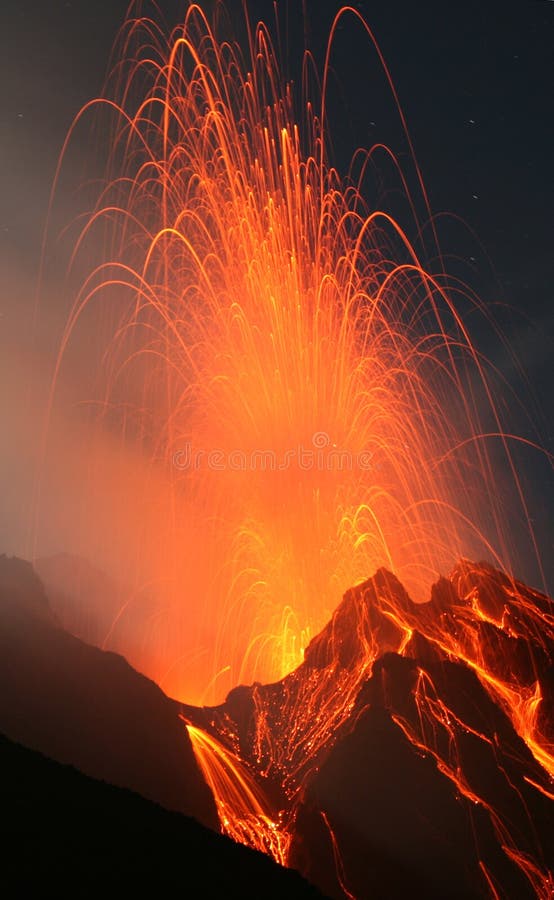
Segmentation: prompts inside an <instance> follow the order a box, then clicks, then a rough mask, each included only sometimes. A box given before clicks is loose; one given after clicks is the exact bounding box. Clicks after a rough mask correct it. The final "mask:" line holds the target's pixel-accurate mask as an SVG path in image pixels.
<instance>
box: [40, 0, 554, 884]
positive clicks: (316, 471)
mask: <svg viewBox="0 0 554 900" xmlns="http://www.w3.org/2000/svg"><path fill="white" fill-rule="evenodd" d="M139 6H141V4H137V6H136V10H138V9H139ZM133 9H134V7H132V10H133ZM220 12H221V10H220ZM346 20H348V21H349V25H350V26H351V27H356V28H360V29H362V30H365V31H366V32H367V41H368V47H373V49H374V52H375V53H376V54H377V55H378V57H379V59H381V56H380V51H379V49H378V47H377V45H376V44H375V42H374V40H373V36H372V34H371V32H370V30H369V28H368V27H367V25H366V23H365V22H364V21H363V19H362V18H361V17H360V16H359V14H358V13H357V12H355V10H353V9H344V10H343V11H342V12H341V13H339V14H338V15H337V18H336V19H335V22H334V24H333V27H332V29H331V33H330V36H329V45H328V49H327V53H326V55H325V59H324V63H323V66H322V72H321V79H320V80H319V81H318V78H317V77H316V74H315V64H314V61H313V59H312V58H311V56H310V55H309V54H308V53H306V57H305V60H304V67H303V71H304V79H303V82H304V83H303V96H302V98H300V97H299V96H298V91H297V90H296V89H295V88H294V87H293V86H292V85H291V84H288V83H286V82H285V80H284V78H283V76H282V74H281V70H280V67H279V64H278V53H277V52H276V50H275V49H274V38H273V36H272V32H271V31H270V29H269V28H268V27H267V26H266V25H264V24H263V23H259V24H258V25H256V26H254V25H253V23H251V22H250V21H249V20H248V17H247V16H245V23H244V32H245V40H244V49H241V46H240V44H239V43H237V42H235V41H234V40H231V39H229V36H228V32H229V23H228V22H227V21H226V19H225V15H224V14H222V15H221V16H220V17H219V18H218V19H216V21H215V24H214V25H211V24H210V23H209V21H208V19H207V18H206V16H205V14H204V12H203V11H202V9H201V8H200V7H199V6H197V5H195V4H191V5H190V6H189V7H188V8H187V12H186V16H185V20H184V22H182V23H181V24H180V25H179V27H177V28H176V29H175V30H174V31H173V32H172V33H171V34H170V35H169V37H168V35H167V34H166V33H165V32H164V31H163V29H162V28H161V27H160V26H159V24H158V23H157V22H156V21H155V20H154V19H149V18H147V17H145V16H143V15H142V14H139V13H138V12H137V14H136V15H135V16H133V14H132V11H131V14H130V17H129V19H128V20H127V21H126V23H125V24H124V26H123V28H122V30H121V33H120V36H119V38H118V41H117V43H116V48H115V55H114V59H115V63H114V65H113V68H112V71H111V72H110V74H109V76H108V78H107V81H106V85H105V90H104V94H103V96H102V97H101V98H99V99H98V100H96V101H93V102H92V103H91V104H89V105H88V106H87V107H86V108H85V109H84V110H82V111H81V113H80V114H79V116H78V117H77V120H76V122H75V123H74V126H73V129H72V131H71V132H70V134H69V136H68V139H67V142H66V145H65V146H64V151H63V153H62V158H61V161H60V168H59V172H58V177H59V178H60V179H63V171H64V163H65V159H66V157H67V154H69V153H70V152H71V139H72V135H73V133H74V132H75V129H77V128H81V127H83V124H84V123H85V122H86V120H87V118H88V117H89V116H90V115H92V114H93V113H94V114H95V115H96V125H97V134H99V135H101V136H102V137H103V140H104V143H105V146H107V147H108V161H107V165H106V171H105V175H104V177H103V180H102V182H101V184H100V186H99V187H98V183H97V182H95V184H96V187H95V188H94V189H91V188H90V186H88V187H87V191H88V194H89V201H90V205H89V207H88V208H87V211H86V214H85V215H84V216H83V217H81V218H80V219H79V221H78V223H77V226H76V228H77V234H76V235H75V241H74V248H73V251H72V254H71V264H70V271H72V272H73V273H74V275H73V276H70V282H71V277H73V278H74V279H76V281H77V283H80V286H79V287H78V288H77V289H76V290H75V293H74V295H73V296H74V299H73V302H72V306H71V308H70V310H69V311H68V315H67V320H66V325H65V328H64V331H63V335H62V337H61V341H60V345H59V352H58V354H57V359H56V363H55V370H54V376H53V379H52V385H51V390H50V397H49V402H48V410H47V422H46V427H45V437H44V446H43V456H44V466H43V470H42V473H41V477H40V478H39V483H38V485H37V498H36V520H37V522H40V515H41V494H43V493H44V491H45V490H46V489H47V483H48V460H49V446H50V443H51V442H52V443H53V444H54V446H55V434H53V432H55V427H54V424H55V411H56V403H57V398H58V397H59V395H60V391H61V389H62V388H63V387H64V380H65V382H66V381H67V379H68V377H69V376H68V374H67V372H66V369H67V370H68V371H69V369H70V366H69V361H70V359H71V356H72V354H75V353H79V351H80V349H81V350H82V351H83V352H84V353H85V354H86V359H87V363H88V367H89V370H90V378H89V385H88V389H89V394H87V396H86V397H82V398H81V400H82V401H83V403H85V401H90V403H89V405H88V408H89V409H90V411H91V412H90V421H89V422H88V423H87V425H86V427H85V426H83V427H84V431H83V435H84V436H85V437H86V440H83V444H84V446H85V448H86V449H85V451H84V454H83V456H84V460H83V459H82V460H80V467H79V472H80V479H79V484H78V487H76V491H75V493H76V495H78V497H79V498H80V503H81V506H82V523H81V522H80V521H79V516H77V515H76V516H75V523H74V525H75V530H76V531H78V530H79V528H80V527H81V524H82V527H83V534H86V535H87V542H88V552H87V554H86V555H87V556H90V557H92V558H94V559H95V560H97V559H98V560H100V561H102V560H106V559H109V558H112V559H113V558H117V559H118V561H119V566H120V570H121V571H123V572H124V573H125V578H123V579H122V580H121V581H120V582H119V583H118V584H117V586H114V589H113V592H112V593H110V592H106V591H104V590H103V589H102V590H101V593H102V592H103V597H102V603H101V604H98V606H95V609H94V615H92V614H91V610H90V609H88V608H87V609H83V610H82V611H81V614H79V612H78V611H77V612H76V609H77V607H76V606H75V603H73V606H72V604H71V602H69V603H68V602H67V601H68V596H67V590H66V589H65V588H64V590H60V589H61V587H62V586H63V584H65V586H66V587H67V584H66V583H65V582H64V578H65V576H64V575H63V571H62V570H63V568H64V566H65V565H66V563H67V560H65V562H64V558H63V557H61V558H59V559H58V561H57V562H56V563H55V564H53V563H52V561H50V562H48V561H47V560H46V561H45V560H42V561H41V563H40V566H39V568H40V570H41V571H42V572H43V573H44V575H45V580H46V581H47V582H48V579H52V584H55V582H56V580H57V597H58V600H60V599H61V598H62V594H64V591H65V595H64V598H63V604H61V605H60V608H59V610H58V613H59V615H60V618H61V619H62V621H63V620H64V618H65V620H66V622H67V624H68V627H69V628H70V629H71V630H72V631H73V632H74V633H77V634H79V635H80V636H82V637H85V638H88V639H89V640H91V641H93V642H95V643H97V644H98V645H99V646H101V647H102V648H104V649H117V650H118V651H119V652H121V653H124V654H125V655H126V656H127V658H128V659H129V661H130V662H131V663H132V664H133V665H134V666H136V668H137V669H139V670H140V671H142V672H144V673H145V674H147V675H149V676H150V677H152V678H153V679H154V680H155V681H156V682H157V683H158V684H159V685H160V686H161V687H162V688H163V689H164V690H166V691H167V692H168V693H170V694H171V695H173V696H175V697H178V698H179V699H180V700H183V699H186V700H187V705H183V706H182V707H181V709H180V713H179V714H180V716H181V719H182V720H183V722H182V728H183V729H184V728H185V726H186V728H187V729H188V735H189V738H190V742H192V745H193V748H194V751H195V754H196V759H197V761H198V763H199V766H200V768H201V770H202V773H203V777H204V779H205V781H206V783H207V785H208V786H209V788H210V789H211V791H212V793H213V796H214V800H215V805H216V807H217V812H218V817H219V823H220V827H221V829H222V830H223V831H224V832H225V833H226V834H228V835H230V836H231V837H233V838H235V839H236V840H238V841H241V842H242V843H246V844H249V845H251V846H253V847H256V848H258V849H261V850H263V851H264V852H266V853H269V854H270V855H271V856H273V857H274V859H275V860H276V861H278V862H280V863H282V864H286V865H292V866H294V867H296V868H298V869H300V870H301V871H302V872H303V873H304V874H306V875H307V876H308V877H309V878H310V879H311V880H313V881H314V882H315V883H316V884H317V885H319V887H320V888H321V889H322V890H324V891H325V892H327V893H328V894H330V895H332V896H337V897H340V896H347V897H366V896H367V897H370V896H375V894H374V893H372V891H373V889H374V887H375V885H381V887H380V888H379V890H380V891H381V894H382V895H383V896H405V895H406V893H408V892H412V893H414V891H415V894H416V895H417V894H418V893H419V895H425V896H428V897H431V896H436V897H444V896H460V897H474V896H475V897H480V896H491V897H494V898H498V897H504V896H510V897H527V896H529V897H532V896H540V897H544V898H546V897H548V896H550V892H551V890H552V876H551V874H550V863H549V860H548V859H547V858H546V854H547V847H548V829H549V819H548V816H549V806H548V804H549V802H550V801H551V800H552V785H551V779H552V775H553V760H552V738H553V735H552V727H553V722H552V715H551V704H552V690H553V685H552V667H551V660H552V640H553V630H552V629H553V619H552V605H551V601H550V600H549V599H548V598H547V596H546V595H545V594H543V593H540V592H538V591H535V590H532V589H530V588H527V587H525V586H524V585H523V584H521V583H520V582H518V581H517V580H516V579H515V578H514V577H513V576H512V575H511V574H510V573H511V572H512V571H514V570H515V569H516V560H517V554H516V552H515V551H514V545H515V544H516V543H517V541H516V540H515V539H514V538H515V531H514V530H513V527H514V526H513V523H514V522H515V521H516V520H518V521H519V522H520V523H522V526H520V531H519V532H518V538H519V535H520V534H521V527H523V530H524V533H525V540H526V541H527V543H528V546H529V547H531V548H532V549H533V551H534V552H535V553H536V555H537V559H538V551H537V547H536V542H535V536H534V534H533V530H532V525H531V518H530V513H529V511H528V507H527V502H526V499H525V495H524V491H523V485H522V482H521V479H520V476H519V473H518V471H517V468H516V465H515V461H514V457H513V455H512V448H513V446H514V445H515V442H517V441H518V440H520V439H518V438H517V436H515V435H513V434H512V433H511V431H510V429H509V427H508V424H507V423H505V422H504V421H503V417H502V415H501V411H500V410H501V409H504V408H505V407H506V404H504V403H502V402H500V401H498V400H497V399H496V396H495V391H496V390H497V388H498V384H499V376H498V373H497V372H495V370H494V366H492V364H489V363H488V362H487V360H486V359H485V358H484V355H483V353H482V352H481V350H480V349H479V347H478V346H477V344H476V342H475V341H474V340H473V338H472V332H471V330H470V326H469V323H470V322H471V321H475V319H476V318H480V319H482V320H484V321H486V322H489V319H490V315H489V312H488V310H487V307H486V306H485V305H484V304H483V303H481V302H480V301H479V300H478V298H477V297H476V296H475V295H474V293H473V292H472V291H471V289H470V288H469V287H468V286H467V285H465V284H463V283H461V282H460V281H459V280H458V279H456V278H453V277H449V276H448V274H447V272H446V268H445V265H444V263H443V258H442V255H441V252H440V247H439V244H438V235H437V231H436V225H435V222H434V219H433V217H432V215H431V211H430V209H429V206H428V203H427V198H426V193H425V188H424V185H423V181H422V178H421V174H420V170H419V167H418V165H417V161H416V158H415V155H414V152H413V148H412V145H411V141H410V137H409V134H408V131H407V128H406V123H405V120H404V117H403V113H402V110H401V107H400V104H399V102H398V98H397V97H396V94H395V91H394V87H393V83H392V80H391V78H390V76H389V74H388V70H387V69H386V66H385V65H384V62H383V61H382V59H381V62H383V68H384V72H385V75H386V78H387V80H388V83H389V86H390V89H391V95H392V98H393V101H394V102H393V104H391V105H392V108H393V110H394V112H395V115H397V116H398V118H399V121H400V124H401V127H402V129H403V131H404V133H405V140H406V142H407V145H408V147H409V150H410V158H409V161H408V164H407V165H406V166H405V167H403V168H401V166H400V164H399V163H398V161H397V160H396V158H395V156H394V153H393V152H392V151H391V150H388V149H387V148H385V147H382V146H381V145H376V146H374V147H371V148H370V149H369V150H367V151H363V152H362V151H360V150H358V151H356V153H355V154H354V155H353V158H352V162H351V165H350V167H349V170H348V171H347V172H346V173H345V174H340V173H339V172H338V171H337V170H336V169H335V168H334V167H333V165H332V163H331V155H330V144H331V140H330V136H329V130H328V129H329V109H328V106H327V100H328V82H329V78H330V69H331V55H332V47H333V39H334V34H335V31H336V29H337V27H338V26H339V24H340V23H342V22H343V21H346ZM106 135H108V136H109V141H107V140H106ZM383 160H386V161H387V164H388V165H389V166H392V169H393V170H394V172H395V176H394V177H395V178H396V180H397V183H398V185H399V187H400V188H401V192H402V194H403V196H404V198H405V207H406V210H407V213H406V216H405V218H406V221H403V222H399V221H397V220H396V219H395V218H394V217H393V216H392V215H391V214H390V212H389V211H388V210H387V208H384V207H383V208H380V207H378V208H372V207H370V206H368V204H367V202H366V200H365V199H364V198H365V197H366V191H367V188H368V184H369V183H370V182H371V179H372V177H373V176H374V175H375V173H376V172H377V173H378V172H379V167H380V165H381V164H382V162H383ZM61 183H62V182H60V185H61ZM55 195H56V192H55V191H54V199H55ZM83 222H84V225H83ZM99 247H100V248H101V253H100V255H99V254H98V248H99ZM83 271H85V272H86V275H85V277H84V279H83V278H82V277H81V276H82V272H83ZM91 322H93V323H95V329H94V336H95V337H94V340H92V338H91V339H90V340H89V328H90V324H91ZM489 324H490V323H489ZM85 405H86V403H85ZM520 442H521V441H520ZM523 443H527V444H529V442H523ZM535 449H538V448H535ZM129 460H131V464H129V465H127V462H128V461H129ZM83 462H84V463H85V464H84V465H83V464H82V463H83ZM500 475H502V478H500ZM500 482H501V484H502V490H500V487H499V485H500ZM509 513H510V514H509ZM468 558H473V559H486V560H488V561H489V562H483V563H479V564H473V563H469V562H466V561H465V560H467V559H468ZM460 560H462V561H461V562H460ZM538 565H539V567H540V560H538ZM59 566H61V570H60V569H59V568H58V569H57V568H56V567H59ZM77 568H79V566H77ZM56 571H57V572H58V574H56ZM60 571H61V572H62V574H61V575H60ZM81 571H82V572H84V568H83V567H82V566H81ZM372 572H376V574H375V575H374V576H373V578H371V579H370V580H369V581H366V579H367V577H368V575H369V574H370V573H372ZM438 572H443V573H448V572H450V573H451V574H450V575H449V577H448V578H444V577H443V578H440V579H439V580H438V581H437V580H436V579H437V573H438ZM95 577H97V576H95ZM100 581H101V576H100ZM100 581H97V583H100ZM433 582H435V584H434V586H433V588H432V590H431V599H429V585H431V584H433ZM62 583H63V584H62ZM114 585H115V582H114ZM356 585H357V586H356ZM353 586H355V587H353ZM345 592H346V593H345ZM342 595H344V599H343V601H342V603H341V604H340V605H339V606H338V607H337V606H336V604H337V602H338V598H339V597H341V596H342ZM52 596H54V595H53V594H52ZM62 607H63V609H62ZM79 615H81V621H79ZM244 685H250V687H246V686H244ZM224 697H226V699H225V701H224V702H221V701H222V700H223V698H224ZM208 703H209V704H210V705H209V706H207V705H206V704H208ZM192 704H194V705H192ZM176 716H177V712H176ZM414 886H415V887H414Z"/></svg>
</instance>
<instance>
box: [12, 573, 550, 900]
mask: <svg viewBox="0 0 554 900" xmlns="http://www.w3.org/2000/svg"><path fill="white" fill-rule="evenodd" d="M1 594H2V616H1V621H2V654H1V665H2V678H3V684H4V686H5V689H4V690H3V694H2V704H1V708H0V730H2V731H3V732H4V733H6V734H7V735H8V737H10V738H12V739H15V740H18V741H20V742H22V743H24V744H26V745H27V746H30V747H32V748H34V749H35V750H40V751H42V752H43V753H45V754H46V755H48V756H50V757H52V758H53V759H57V760H58V761H59V762H64V763H71V764H73V765H74V766H75V767H77V768H78V769H80V770H81V771H83V772H85V773H86V774H88V775H92V776H93V777H96V778H102V779H103V780H105V781H108V782H109V783H111V784H115V785H120V786H122V787H130V788H132V789H133V790H135V791H137V792H138V793H140V794H142V795H143V796H145V797H148V798H150V799H153V800H155V801H156V802H158V803H160V804H161V805H162V806H165V807H166V808H169V809H172V810H179V811H180V812H185V813H187V814H189V815H192V816H193V817H194V818H196V819H198V820H200V821H202V822H203V823H204V825H207V826H208V827H210V828H212V829H213V830H220V831H222V832H223V833H224V834H226V835H228V836H229V837H232V838H234V840H235V841H239V842H240V843H243V844H247V845H250V846H251V847H253V848H255V849H258V850H263V851H264V852H266V853H267V854H269V855H270V856H272V857H273V858H274V860H275V861H277V862H279V863H281V864H285V865H287V866H288V867H291V868H293V869H296V870H298V871H299V872H300V873H301V874H303V875H304V876H305V877H306V878H307V879H308V880H309V881H310V882H311V883H312V884H314V885H316V886H317V887H318V888H319V889H320V890H321V891H322V892H323V893H324V894H325V895H326V896H329V897H336V898H342V897H347V898H348V897H356V898H366V897H367V898H372V897H375V896H379V897H383V898H396V897H404V896H406V895H407V894H408V893H409V894H410V895H411V896H421V897H429V898H435V897H436V898H443V897H445V896H448V897H460V898H462V897H463V898H480V897H483V898H485V897H510V898H516V897H517V898H520V897H521V898H527V897H529V898H532V897H544V898H546V897H549V896H550V895H551V893H550V892H551V890H552V884H553V882H552V874H551V870H552V864H553V859H552V846H551V835H552V833H553V832H554V827H553V826H554V819H553V816H552V799H553V793H552V756H551V748H552V739H553V724H554V723H553V716H552V709H553V706H552V699H553V689H554V677H553V668H552V659H553V640H552V602H551V600H550V599H549V598H548V597H546V596H545V595H543V594H540V593H539V592H537V591H535V590H532V589H530V588H528V587H526V586H525V585H523V584H521V583H520V582H518V581H516V580H514V579H513V578H511V577H508V576H507V575H506V574H503V573H501V572H499V571H497V570H495V569H494V568H492V567H491V566H490V565H488V564H486V563H480V564H474V563H470V562H469V561H466V560H464V561H462V562H460V563H459V565H458V566H457V567H456V568H455V569H454V571H453V572H452V573H451V574H450V576H449V578H441V579H439V581H438V582H437V583H436V584H435V585H434V586H433V588H432V591H431V597H430V599H429V601H428V602H426V603H414V602H413V601H412V600H411V599H410V597H409V596H408V594H407V593H406V591H405V590H404V588H403V587H402V585H401V583H400V582H399V581H398V579H397V578H396V577H395V576H394V575H392V574H391V573H390V572H387V571H386V570H384V569H381V570H379V571H378V572H377V573H376V574H375V575H374V576H373V577H372V578H371V579H369V580H368V581H367V582H365V583H363V584H361V585H358V586H357V587H355V588H353V589H352V590H350V591H348V592H347V593H346V595H345V596H344V598H343V600H342V602H341V603H340V604H339V606H338V607H337V609H336V611H335V613H334V615H333V617H332V619H331V621H330V622H329V623H328V625H327V626H326V627H325V628H324V629H323V631H322V632H321V633H320V634H319V635H317V636H316V637H315V638H314V639H313V640H312V641H311V643H310V644H309V646H308V647H307V648H306V651H305V654H304V661H303V663H302V664H301V665H300V666H299V667H298V668H297V669H296V670H295V671H293V672H291V673H290V674H289V675H288V676H286V677H285V678H283V679H282V680H280V681H278V682H275V683H273V684H266V685H263V684H253V685H250V686H238V687H236V688H235V689H234V690H232V691H231V692H230V693H229V695H228V697H227V699H226V700H225V702H224V703H223V704H221V705H219V706H215V707H202V708H199V707H195V706H190V705H185V704H180V703H178V702H176V701H174V700H171V699H169V698H167V697H166V696H165V695H164V694H163V693H162V692H161V691H160V690H159V688H157V686H155V685H154V684H153V683H152V682H150V681H149V680H148V679H146V678H144V677H143V676H141V675H139V674H138V673H137V672H135V670H133V669H132V668H131V667H130V666H128V664H127V663H126V662H125V661H124V660H123V659H122V658H121V657H118V656H116V655H115V654H113V653H106V652H104V651H101V650H99V649H97V648H94V647H91V646H89V645H87V644H85V643H84V642H83V641H81V640H79V639H78V638H76V637H74V636H72V635H70V634H69V633H67V632H66V631H65V630H63V628H62V627H61V624H63V621H62V623H61V624H60V619H59V618H58V615H59V611H58V615H57V614H56V610H55V609H52V608H51V607H50V605H49V604H48V600H47V598H46V595H45V594H44V590H43V589H42V586H41V583H40V581H39V579H38V577H37V576H36V575H35V573H34V571H33V570H32V568H31V567H30V566H29V564H26V563H22V562H20V561H14V560H6V559H4V560H3V564H2V592H1ZM64 602H65V601H64ZM62 612H63V609H62ZM187 730H188V736H187ZM191 745H192V748H191ZM192 749H193V750H194V754H195V756H196V762H195V759H194V757H193V754H192ZM10 752H11V751H10ZM10 758H11V757H10ZM196 763H197V764H196ZM37 771H39V772H42V775H41V776H40V777H38V776H36V777H35V781H37V783H38V782H39V781H40V779H41V778H42V780H43V781H44V782H48V779H49V778H51V777H54V776H53V775H52V771H51V770H48V769H47V768H43V769H40V768H39V769H38V770H37ZM202 776H203V777H202ZM55 777H56V778H58V777H59V775H58V774H57V773H56V775H55ZM94 784H97V782H91V785H94ZM97 790H98V791H99V792H101V791H102V790H103V788H101V786H98V788H97ZM87 791H88V792H91V791H92V794H94V791H95V788H94V787H90V786H87ZM3 793H4V794H5V793H6V785H4V791H3ZM210 793H211V796H210ZM10 796H11V800H12V803H13V791H12V794H11V795H10ZM102 796H103V795H102ZM75 814H76V815H77V816H78V815H79V813H78V812H77V813H75ZM165 827H166V826H165V825H164V828H165ZM164 833H165V832H164ZM154 844H156V842H155V841H154ZM156 846H157V845H156ZM153 852H154V851H153ZM220 865H221V866H223V868H225V867H226V866H229V865H231V863H230V862H229V859H227V858H225V859H224V858H223V857H221V860H220ZM260 871H261V870H260ZM256 877H258V878H260V879H261V880H262V881H263V879H264V877H265V876H264V875H263V874H258V876H256ZM268 877H269V876H268ZM259 891H260V893H261V894H263V893H264V888H263V885H262V884H260V887H259ZM254 895H256V894H254Z"/></svg>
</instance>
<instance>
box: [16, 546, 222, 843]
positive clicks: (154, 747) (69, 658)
mask: <svg viewBox="0 0 554 900" xmlns="http://www.w3.org/2000/svg"><path fill="white" fill-rule="evenodd" d="M0 683H1V684H2V691H1V692H0V730H1V731H3V732H4V733H5V734H6V735H7V736H8V737H10V738H12V739H13V740H16V741H19V742H21V743H22V744H24V745H26V746H28V747H30V748H33V749H36V750H40V751H41V752H42V753H44V754H46V755H47V756H49V757H51V758H52V759H55V760H57V761H59V762H62V763H70V764H72V765H74V766H75V767H76V768H78V769H80V770H81V771H82V772H84V773H86V774H87V775H91V776H92V777H94V778H100V779H103V780H105V781H107V782H109V783H111V784H115V785H118V786H120V787H125V788H129V789H131V790H134V791H137V792H138V793H140V794H142V795H143V796H144V797H147V798H149V799H150V800H153V801H155V802H157V803H159V804H161V805H162V806H165V807H166V808H167V809H173V810H177V811H179V812H182V813H185V814H187V815H191V816H194V818H196V819H198V821H200V822H203V823H204V824H205V825H208V826H210V827H212V828H214V829H218V819H217V814H216V810H215V805H214V801H213V797H212V795H211V792H210V790H209V789H208V787H207V785H206V784H205V782H204V780H203V778H202V776H201V774H200V771H199V769H198V766H197V764H196V759H195V757H194V753H193V750H192V746H191V743H190V739H189V737H188V734H187V733H186V730H185V728H184V727H183V724H182V722H181V721H180V720H179V718H178V713H179V706H178V704H177V703H175V702H174V701H172V700H170V699H169V698H168V697H166V696H165V694H163V693H162V691H161V690H160V689H159V688H158V687H157V685H155V684H154V683H153V682H152V681H150V680H149V679H148V678H145V677H144V676H143V675H140V674H139V673H138V672H136V671H135V670H134V669H132V668H131V666H129V664H128V663H127V662H126V661H125V659H123V657H121V656H118V655H116V654H114V653H108V652H103V651H102V650H99V649H97V648H96V647H91V646H89V645H88V644H85V643H84V642H83V641H81V640H79V639H78V638H76V637H74V636H72V635H70V634H68V633H67V632H65V631H63V630H62V629H61V628H60V627H59V626H58V623H57V620H56V617H55V616H54V614H53V613H52V611H51V610H50V608H49V605H48V600H47V598H46V595H45V592H44V589H43V586H42V584H41V582H40V580H39V578H38V576H37V575H36V573H35V572H34V570H33V567H32V566H31V565H30V563H27V562H23V561H22V560H18V559H8V558H6V557H0Z"/></svg>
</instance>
